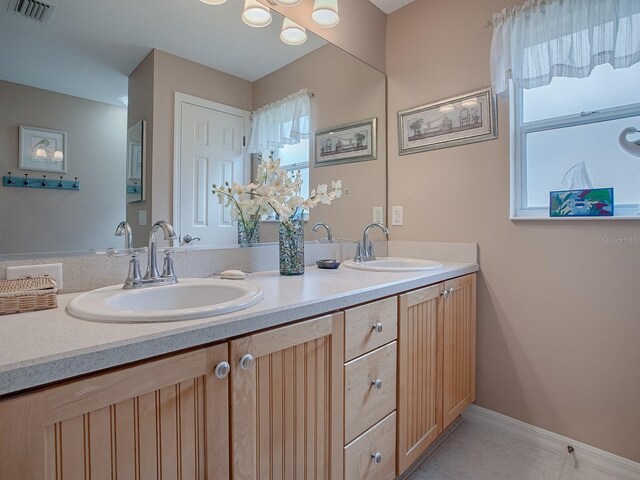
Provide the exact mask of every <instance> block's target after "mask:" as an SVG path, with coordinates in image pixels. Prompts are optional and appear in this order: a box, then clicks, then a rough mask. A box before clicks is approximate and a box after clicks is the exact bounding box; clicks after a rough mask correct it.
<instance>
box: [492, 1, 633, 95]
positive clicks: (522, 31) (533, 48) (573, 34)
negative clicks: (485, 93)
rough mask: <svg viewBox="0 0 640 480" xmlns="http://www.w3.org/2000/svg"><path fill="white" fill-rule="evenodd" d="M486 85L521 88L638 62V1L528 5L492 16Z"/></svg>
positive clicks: (534, 3) (497, 91)
mask: <svg viewBox="0 0 640 480" xmlns="http://www.w3.org/2000/svg"><path fill="white" fill-rule="evenodd" d="M492 23H493V27H494V31H493V41H492V43H491V81H492V84H493V88H494V90H495V92H496V93H500V92H502V91H504V90H506V89H507V87H508V84H509V80H513V82H514V83H515V84H516V86H518V87H520V88H534V87H540V86H543V85H548V84H549V83H550V82H551V80H552V78H553V77H575V78H584V77H587V76H589V74H590V73H591V70H593V69H594V68H595V67H596V66H598V65H601V64H604V63H609V64H610V65H611V66H612V67H613V68H624V67H630V66H631V65H633V64H635V63H637V62H639V61H640V0H529V1H527V2H525V3H524V5H522V6H521V7H512V8H505V9H504V10H503V11H502V12H500V13H499V14H496V15H494V16H493V20H492Z"/></svg>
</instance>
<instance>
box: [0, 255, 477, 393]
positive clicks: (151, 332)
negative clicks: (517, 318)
mask: <svg viewBox="0 0 640 480" xmlns="http://www.w3.org/2000/svg"><path fill="white" fill-rule="evenodd" d="M442 263H443V265H444V266H443V268H442V269H438V270H434V271H426V272H407V273H404V272H389V273H386V272H363V271H358V270H351V269H347V268H343V267H340V268H339V269H337V270H320V269H318V268H316V267H307V269H306V272H305V274H304V275H300V276H295V277H284V276H281V275H279V274H278V272H260V273H256V274H254V275H253V276H252V278H251V279H249V280H243V281H248V282H255V283H257V284H258V285H259V286H260V287H261V288H262V289H263V291H264V300H262V301H261V302H260V303H258V304H257V305H254V306H253V307H250V308H247V309H245V310H241V311H239V312H234V313H230V314H226V315H221V316H217V317H211V318H205V319H199V320H189V321H182V322H168V323H146V324H113V323H98V322H88V321H84V320H78V319H76V318H74V317H71V316H70V315H69V314H67V312H66V307H67V305H68V303H69V301H70V300H71V299H72V298H74V297H75V296H77V295H78V294H67V295H60V296H59V297H58V305H59V306H58V308H57V309H55V310H45V311H40V312H33V313H22V314H14V315H4V316H0V395H5V394H9V393H13V392H18V391H21V390H25V389H28V388H32V387H36V386H40V385H44V384H48V383H51V382H55V381H59V380H63V379H67V378H72V377H75V376H78V375H83V374H86V373H90V372H96V371H99V370H104V369H107V368H111V367H115V366H118V365H123V364H127V363H131V362H135V361H138V360H143V359H147V358H151V357H155V356H158V355H163V354H166V353H171V352H177V351H179V350H183V349H186V348H191V347H195V346H198V345H205V344H208V343H212V342H216V341H220V340H224V339H228V338H232V337H237V336H239V335H244V334H247V333H250V332H254V331H257V330H262V329H264V328H268V327H273V326H277V325H282V324H285V323H288V322H291V321H294V320H300V319H303V318H308V317H313V316H317V315H322V314H325V313H329V312H332V311H336V310H340V309H344V308H347V307H350V306H353V305H357V304H360V303H364V302H368V301H371V300H375V299H378V298H381V297H386V296H390V295H395V294H397V293H400V292H404V291H407V290H412V289H415V288H419V287H422V286H425V285H429V284H433V283H438V282H441V281H443V280H446V279H449V278H453V277H458V276H461V275H466V274H468V273H473V272H476V271H478V269H479V267H478V265H477V264H476V263H463V262H442ZM230 281H232V280H230Z"/></svg>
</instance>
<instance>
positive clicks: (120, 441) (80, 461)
mask: <svg viewBox="0 0 640 480" xmlns="http://www.w3.org/2000/svg"><path fill="white" fill-rule="evenodd" d="M227 358H228V357H227V344H222V345H218V346H214V347H210V348H203V349H200V350H195V351H192V352H189V353H185V354H180V355H175V356H171V357H166V358H163V359H160V360H154V361H150V362H147V363H143V364H140V365H136V366H133V367H124V368H121V369H118V370H115V371H112V372H109V373H105V374H100V375H94V376H92V377H90V378H87V379H82V380H77V381H71V382H69V383H66V384H63V385H61V386H56V387H51V388H47V389H44V390H42V391H40V392H36V393H33V394H28V395H24V396H20V397H17V398H15V399H11V400H5V401H3V402H0V432H1V435H0V457H1V458H2V461H1V462H0V479H2V480H5V479H6V480H10V479H38V480H45V479H46V480H54V479H55V480H63V479H74V480H75V479H89V478H90V479H92V480H96V479H114V478H122V479H140V480H142V479H150V480H151V479H158V478H162V479H178V478H190V479H214V478H215V479H227V478H229V450H228V441H227V439H228V425H229V422H228V413H227V412H228V384H227V380H226V379H219V378H217V377H216V376H215V373H214V370H215V367H216V365H217V364H218V363H219V362H222V361H226V360H227Z"/></svg>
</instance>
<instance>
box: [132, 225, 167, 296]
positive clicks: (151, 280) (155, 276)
mask: <svg viewBox="0 0 640 480" xmlns="http://www.w3.org/2000/svg"><path fill="white" fill-rule="evenodd" d="M160 229H162V232H163V234H164V239H165V240H175V239H177V238H178V236H177V235H176V231H175V230H174V228H173V227H172V226H171V224H170V223H169V222H166V221H164V220H160V221H159V222H156V223H154V224H153V227H151V232H150V233H149V248H148V251H147V272H146V273H145V274H144V277H142V278H141V277H140V259H139V258H138V257H139V253H138V252H134V253H133V254H132V255H131V261H130V262H129V275H128V277H127V279H126V280H125V282H124V287H123V288H126V289H130V288H141V287H152V286H155V285H173V284H175V283H178V278H177V277H176V275H175V273H174V271H173V258H172V255H173V251H172V250H167V251H166V252H165V258H164V268H163V269H162V275H160V272H159V270H158V260H157V251H156V247H157V237H158V230H160Z"/></svg>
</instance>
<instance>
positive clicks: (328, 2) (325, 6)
mask: <svg viewBox="0 0 640 480" xmlns="http://www.w3.org/2000/svg"><path fill="white" fill-rule="evenodd" d="M311 18H312V19H313V22H314V23H315V24H316V25H318V26H319V27H322V28H331V27H335V26H336V25H338V23H339V22H340V16H339V15H338V0H315V2H314V4H313V13H311Z"/></svg>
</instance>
